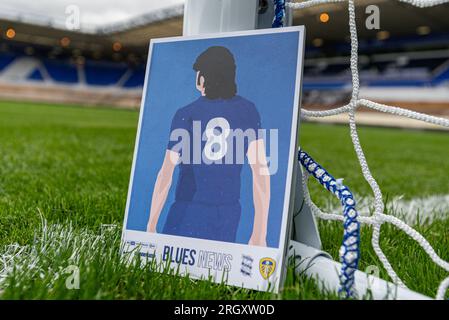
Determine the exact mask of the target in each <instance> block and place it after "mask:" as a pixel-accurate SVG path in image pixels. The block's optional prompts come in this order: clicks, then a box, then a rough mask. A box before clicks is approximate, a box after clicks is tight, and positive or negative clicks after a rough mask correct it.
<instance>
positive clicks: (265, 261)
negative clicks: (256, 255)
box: [259, 258, 276, 280]
mask: <svg viewBox="0 0 449 320" xmlns="http://www.w3.org/2000/svg"><path fill="white" fill-rule="evenodd" d="M274 270H276V261H274V260H273V259H271V258H262V259H260V262H259V271H260V274H261V275H262V277H263V278H264V279H265V280H268V278H269V277H270V276H271V275H272V274H273V273H274Z"/></svg>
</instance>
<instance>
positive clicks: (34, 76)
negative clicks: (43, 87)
mask: <svg viewBox="0 0 449 320" xmlns="http://www.w3.org/2000/svg"><path fill="white" fill-rule="evenodd" d="M27 79H29V80H35V81H43V80H44V77H43V76H42V73H41V72H40V71H39V69H35V70H34V71H33V72H32V73H31V74H30V75H29V76H28V78H27Z"/></svg>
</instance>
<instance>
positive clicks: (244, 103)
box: [234, 95, 258, 114]
mask: <svg viewBox="0 0 449 320" xmlns="http://www.w3.org/2000/svg"><path fill="white" fill-rule="evenodd" d="M234 98H235V102H236V105H238V108H239V112H246V113H249V114H252V113H256V114H258V111H257V108H256V105H255V104H254V103H253V102H252V101H250V100H248V99H246V98H244V97H242V96H239V95H236V96H235V97H234Z"/></svg>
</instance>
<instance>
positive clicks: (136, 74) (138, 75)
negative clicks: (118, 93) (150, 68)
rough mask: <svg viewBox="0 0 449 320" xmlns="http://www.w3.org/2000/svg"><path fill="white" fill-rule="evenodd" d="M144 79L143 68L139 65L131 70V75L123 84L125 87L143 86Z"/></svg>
mask: <svg viewBox="0 0 449 320" xmlns="http://www.w3.org/2000/svg"><path fill="white" fill-rule="evenodd" d="M144 80H145V68H144V67H140V68H137V69H134V70H133V73H132V75H131V77H129V78H128V80H127V81H126V82H125V83H124V84H123V86H124V87H125V88H135V87H141V86H143V82H144Z"/></svg>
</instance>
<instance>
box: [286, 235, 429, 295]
mask: <svg viewBox="0 0 449 320" xmlns="http://www.w3.org/2000/svg"><path fill="white" fill-rule="evenodd" d="M289 259H292V260H294V263H295V270H296V272H297V273H299V274H305V275H307V276H308V277H310V278H313V279H315V280H317V282H318V286H319V287H320V289H322V290H327V291H330V292H338V290H339V288H340V279H339V271H340V270H341V263H338V262H336V261H334V260H332V258H331V257H330V255H329V254H328V253H326V252H324V251H321V250H317V249H315V248H313V247H309V246H306V245H305V244H303V243H300V242H297V241H294V240H291V241H290V244H289ZM354 292H355V293H356V295H357V296H356V298H358V299H363V298H366V299H373V300H385V299H388V300H392V299H397V300H431V299H432V298H429V297H427V296H425V295H422V294H420V293H417V292H414V291H411V290H409V289H407V288H403V287H399V286H397V285H395V284H393V283H391V282H388V281H385V280H382V279H380V278H378V277H375V276H372V275H368V274H366V273H365V272H361V271H358V270H357V271H356V272H355V279H354Z"/></svg>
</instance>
